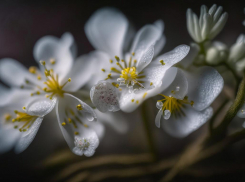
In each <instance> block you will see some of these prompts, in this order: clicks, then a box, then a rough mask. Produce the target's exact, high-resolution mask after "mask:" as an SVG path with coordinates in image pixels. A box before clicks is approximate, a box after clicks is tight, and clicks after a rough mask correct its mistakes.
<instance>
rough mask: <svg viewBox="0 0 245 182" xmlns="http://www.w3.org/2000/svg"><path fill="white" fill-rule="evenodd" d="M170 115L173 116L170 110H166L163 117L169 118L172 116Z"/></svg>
mask: <svg viewBox="0 0 245 182" xmlns="http://www.w3.org/2000/svg"><path fill="white" fill-rule="evenodd" d="M170 116H171V112H170V110H165V111H164V116H163V118H164V119H166V120H167V119H169V118H170Z"/></svg>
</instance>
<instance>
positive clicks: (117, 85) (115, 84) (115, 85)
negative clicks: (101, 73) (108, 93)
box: [111, 82, 119, 88]
mask: <svg viewBox="0 0 245 182" xmlns="http://www.w3.org/2000/svg"><path fill="white" fill-rule="evenodd" d="M111 84H112V85H113V86H114V87H116V88H118V87H119V84H117V83H115V82H112V83H111Z"/></svg>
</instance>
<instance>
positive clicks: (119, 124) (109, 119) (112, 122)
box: [95, 109, 129, 133]
mask: <svg viewBox="0 0 245 182" xmlns="http://www.w3.org/2000/svg"><path fill="white" fill-rule="evenodd" d="M95 112H96V114H97V116H98V118H99V119H100V121H101V122H103V123H105V124H108V125H109V126H111V127H112V128H113V129H115V130H116V131H117V132H118V133H126V132H127V131H128V127H129V126H128V123H127V120H126V118H125V116H124V114H123V113H122V112H120V111H118V112H114V113H111V112H107V113H102V112H100V111H99V110H97V109H96V110H95Z"/></svg>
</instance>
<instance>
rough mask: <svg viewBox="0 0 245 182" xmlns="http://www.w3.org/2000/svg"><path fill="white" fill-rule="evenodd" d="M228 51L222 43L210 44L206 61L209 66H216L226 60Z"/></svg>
mask: <svg viewBox="0 0 245 182" xmlns="http://www.w3.org/2000/svg"><path fill="white" fill-rule="evenodd" d="M227 56H228V49H227V46H226V45H225V44H223V43H222V42H218V41H215V42H212V43H211V45H209V46H208V48H207V54H206V61H207V62H208V63H209V64H212V65H216V64H219V63H221V62H222V61H224V60H226V58H227Z"/></svg>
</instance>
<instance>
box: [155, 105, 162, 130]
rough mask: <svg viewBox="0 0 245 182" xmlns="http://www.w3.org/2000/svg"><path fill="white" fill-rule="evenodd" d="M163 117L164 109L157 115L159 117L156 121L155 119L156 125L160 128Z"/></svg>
mask: <svg viewBox="0 0 245 182" xmlns="http://www.w3.org/2000/svg"><path fill="white" fill-rule="evenodd" d="M162 115H163V111H162V109H159V111H158V113H157V116H156V119H155V125H156V126H157V127H158V128H160V122H161V117H162Z"/></svg>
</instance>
